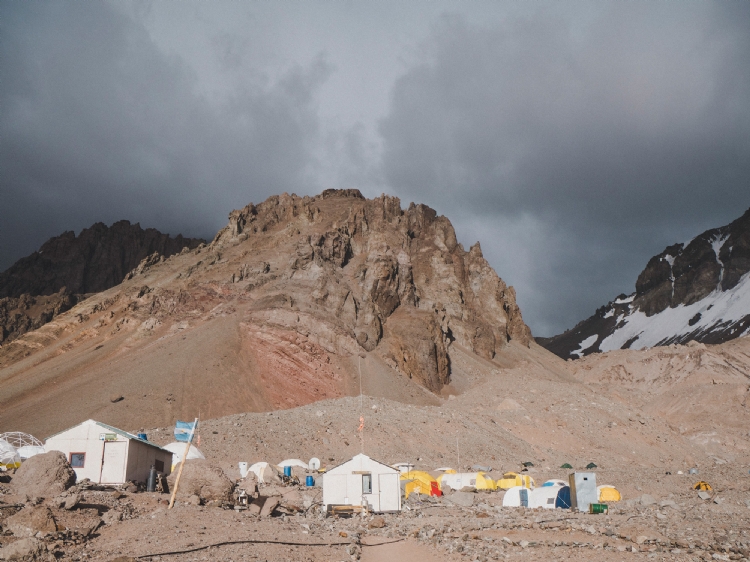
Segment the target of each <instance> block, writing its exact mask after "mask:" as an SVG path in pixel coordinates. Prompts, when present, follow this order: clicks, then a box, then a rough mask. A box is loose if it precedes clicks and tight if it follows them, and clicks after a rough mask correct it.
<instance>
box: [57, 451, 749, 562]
mask: <svg viewBox="0 0 750 562" xmlns="http://www.w3.org/2000/svg"><path fill="white" fill-rule="evenodd" d="M538 476H539V478H540V479H541V478H546V476H547V475H546V474H539V475H538ZM555 476H558V477H559V476H562V474H560V473H559V471H558V472H557V473H556V474H555ZM598 476H599V477H600V478H601V479H602V480H607V481H611V480H612V478H614V477H615V474H608V473H607V471H601V472H599V473H598ZM625 477H626V478H628V479H631V478H632V479H633V480H634V481H642V483H643V485H644V486H643V490H644V493H645V492H646V491H648V492H649V495H652V496H653V499H654V503H649V502H650V499H649V498H648V497H645V498H644V497H643V496H642V495H640V496H637V497H633V498H631V499H629V500H625V501H624V502H618V503H614V504H611V509H610V512H609V514H606V515H589V514H582V513H571V512H570V511H567V510H559V509H557V510H532V509H525V508H503V507H501V503H502V492H486V493H477V494H474V505H472V506H470V507H460V506H457V505H453V504H452V503H451V501H450V496H449V497H447V498H441V499H436V498H432V499H428V498H425V497H424V496H422V497H421V500H416V501H415V500H413V498H410V500H409V501H407V503H406V506H407V508H406V509H405V510H404V511H403V512H402V513H401V514H398V515H396V514H390V515H389V514H386V515H384V516H383V521H382V524H383V526H382V527H377V526H375V527H373V523H375V524H376V525H377V520H376V519H375V518H373V516H369V517H366V518H361V517H358V516H357V517H353V518H341V519H334V518H325V517H323V515H322V514H321V513H320V512H319V511H318V510H317V509H316V508H315V506H313V507H312V508H311V509H309V510H307V512H305V513H302V514H298V515H294V516H283V517H268V518H260V517H258V516H253V515H249V514H248V512H237V511H234V510H231V509H222V508H218V507H208V506H195V505H187V504H184V503H182V502H180V503H178V504H177V506H176V507H175V508H174V509H173V510H168V509H166V507H167V506H166V496H164V495H160V494H146V493H138V494H126V495H125V497H123V498H121V499H120V500H118V505H116V506H115V509H119V510H121V511H124V512H126V513H128V514H130V515H129V516H128V518H126V519H125V520H123V521H121V522H119V523H114V524H111V525H107V526H104V527H102V528H100V529H99V530H98V531H97V534H96V536H95V537H94V538H93V540H90V541H89V542H88V543H86V544H85V545H84V546H80V547H72V548H61V550H60V552H64V553H65V559H71V560H114V559H115V558H117V557H118V556H131V557H134V558H137V559H146V560H163V561H167V560H169V561H172V560H175V561H188V560H223V561H229V560H233V561H242V560H251V561H254V560H269V561H271V560H274V561H290V562H291V561H300V560H305V561H314V562H318V561H335V560H352V559H353V558H352V555H354V556H355V557H356V556H361V560H363V561H365V562H379V561H384V560H388V562H393V561H396V560H423V561H425V562H430V561H437V560H441V561H443V560H445V561H459V560H469V561H474V560H480V561H484V560H495V559H523V560H540V561H541V560H579V561H582V562H583V561H589V560H590V561H594V560H596V561H600V560H622V561H630V560H633V561H635V560H674V561H682V560H709V559H713V560H739V559H743V557H745V558H747V557H748V555H749V554H750V550H748V549H750V508H749V507H748V505H747V502H750V476H749V475H747V473H746V472H745V475H744V476H742V475H740V474H738V472H737V471H736V470H735V469H734V468H733V467H731V466H726V465H725V466H722V467H720V468H717V469H716V470H712V471H709V472H707V473H705V474H702V475H701V477H703V478H705V479H707V480H710V481H712V482H713V483H714V484H715V488H714V491H713V493H712V499H708V500H702V499H700V498H699V497H698V496H697V493H696V492H694V491H692V490H691V483H692V481H691V479H690V478H688V477H674V478H669V479H665V480H663V481H662V482H660V483H659V484H658V485H656V484H655V483H654V480H653V477H647V478H644V476H643V475H640V474H639V471H638V470H637V469H631V471H626V474H625ZM639 479H640V480H639ZM98 493H101V492H98ZM714 500H718V501H714ZM126 506H128V507H127V509H125V507H126ZM241 541H247V542H241ZM231 542H235V543H234V544H227V543H231ZM274 542H279V543H281V544H273V543H274ZM221 543H225V544H221ZM208 545H218V546H213V547H210V548H206V547H207V546H208ZM305 545H309V546H305ZM179 551H184V552H182V553H178V552H179ZM159 553H162V554H161V555H160V556H159ZM166 553H172V554H166ZM154 555H156V556H154Z"/></svg>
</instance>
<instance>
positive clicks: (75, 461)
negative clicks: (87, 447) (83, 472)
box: [70, 453, 86, 468]
mask: <svg viewBox="0 0 750 562" xmlns="http://www.w3.org/2000/svg"><path fill="white" fill-rule="evenodd" d="M85 463H86V453H70V466H72V467H73V468H83V465H84V464H85Z"/></svg>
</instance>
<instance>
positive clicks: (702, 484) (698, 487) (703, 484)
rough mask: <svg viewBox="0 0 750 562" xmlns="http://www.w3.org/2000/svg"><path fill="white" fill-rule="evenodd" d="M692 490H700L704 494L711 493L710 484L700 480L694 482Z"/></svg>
mask: <svg viewBox="0 0 750 562" xmlns="http://www.w3.org/2000/svg"><path fill="white" fill-rule="evenodd" d="M693 490H702V491H704V492H710V491H711V484H709V483H708V482H704V481H703V480H701V481H700V482H696V483H695V486H693Z"/></svg>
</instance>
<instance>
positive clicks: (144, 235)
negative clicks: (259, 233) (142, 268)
mask: <svg viewBox="0 0 750 562" xmlns="http://www.w3.org/2000/svg"><path fill="white" fill-rule="evenodd" d="M203 242H204V241H203V240H199V239H196V238H183V236H182V235H180V234H178V235H177V236H176V237H174V238H172V237H170V236H169V235H168V234H163V233H161V232H159V231H158V230H156V229H154V228H147V229H145V230H144V229H143V228H141V226H140V224H130V222H129V221H126V220H123V221H119V222H116V223H114V224H113V225H112V226H107V225H105V224H104V223H101V222H98V223H96V224H94V225H92V226H91V227H89V228H85V229H83V230H82V231H81V233H80V234H79V235H78V236H76V235H75V232H73V231H68V232H64V233H63V234H61V235H60V236H55V237H53V238H50V239H49V240H47V242H45V243H44V244H43V245H42V247H41V248H39V250H38V251H36V252H34V253H33V254H31V255H29V256H26V257H25V258H21V259H20V260H18V261H17V262H16V263H14V264H13V265H12V266H11V267H10V268H8V269H7V270H6V271H4V272H2V273H0V344H1V343H3V342H7V341H10V340H13V339H15V338H17V337H19V336H20V335H22V334H24V333H26V332H28V331H29V330H35V329H37V328H39V327H41V326H42V325H44V324H46V323H47V322H49V321H50V320H51V319H52V318H54V317H55V316H57V315H58V314H60V313H61V312H64V311H66V310H68V309H70V308H71V307H72V306H73V305H75V304H76V303H77V302H79V301H81V300H83V298H85V295H86V294H90V293H98V292H101V291H104V290H106V289H109V288H110V287H113V286H115V285H117V284H119V283H120V282H121V281H122V280H123V278H124V277H125V275H126V274H127V273H128V272H129V271H130V270H132V269H133V268H135V267H136V266H137V265H138V264H139V263H140V262H141V261H142V260H143V259H144V258H146V257H147V256H153V257H152V258H151V259H152V260H153V259H159V258H160V257H161V256H164V257H169V256H171V255H173V254H175V253H177V252H180V251H182V250H183V248H195V247H197V246H198V245H199V244H201V243H203Z"/></svg>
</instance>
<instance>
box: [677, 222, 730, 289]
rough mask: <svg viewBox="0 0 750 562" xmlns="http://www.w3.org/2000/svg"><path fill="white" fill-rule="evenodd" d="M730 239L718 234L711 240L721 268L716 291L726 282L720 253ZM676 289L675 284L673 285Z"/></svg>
mask: <svg viewBox="0 0 750 562" xmlns="http://www.w3.org/2000/svg"><path fill="white" fill-rule="evenodd" d="M728 238H729V234H725V235H724V236H721V235H720V234H717V235H716V236H715V237H714V238H712V239H711V248H712V249H713V251H714V254H716V263H718V264H719V267H720V268H721V270H720V272H719V284H718V285H717V286H716V290H717V291H720V290H721V282H722V281H723V280H724V263H723V262H722V261H721V259H719V252H721V248H722V247H723V246H724V243H725V242H726V241H727V239H728ZM672 286H673V287H674V283H673V284H672ZM672 295H673V296H674V290H673V291H672Z"/></svg>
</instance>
